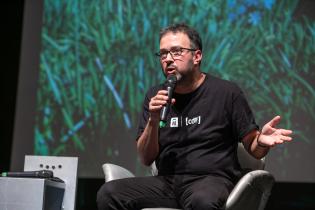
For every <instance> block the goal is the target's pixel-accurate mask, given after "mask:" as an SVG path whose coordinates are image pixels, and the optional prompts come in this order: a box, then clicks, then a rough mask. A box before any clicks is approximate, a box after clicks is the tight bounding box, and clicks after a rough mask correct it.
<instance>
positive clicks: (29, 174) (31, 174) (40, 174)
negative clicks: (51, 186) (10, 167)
mask: <svg viewBox="0 0 315 210" xmlns="http://www.w3.org/2000/svg"><path fill="white" fill-rule="evenodd" d="M1 176H2V177H23V178H52V177H53V176H54V173H53V172H52V171H50V170H39V171H23V172H3V173H2V174H1Z"/></svg>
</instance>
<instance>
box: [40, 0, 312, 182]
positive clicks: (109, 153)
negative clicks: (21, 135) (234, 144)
mask: <svg viewBox="0 0 315 210" xmlns="http://www.w3.org/2000/svg"><path fill="white" fill-rule="evenodd" d="M299 3H300V1H297V0H290V1H282V0H278V1H276V0H224V1H222V0H185V1H181V0H165V1H153V0H146V1H142V0H106V1H99V0H68V1H63V0H44V11H43V26H42V35H41V39H42V40H41V54H40V71H39V82H38V91H37V102H36V124H35V128H34V129H35V130H34V133H35V135H34V153H35V154H36V155H57V156H78V157H79V176H81V177H101V176H102V172H101V165H102V164H103V163H105V162H111V163H116V164H120V165H123V166H125V167H127V168H129V169H130V170H131V171H133V172H135V173H136V174H145V173H146V172H145V168H143V167H142V166H141V164H140V161H139V160H138V157H137V154H136V148H135V145H136V143H135V138H136V135H135V134H136V130H137V123H138V116H139V114H140V111H141V107H142V102H143V99H144V95H145V93H146V91H147V90H148V88H149V87H151V86H152V85H156V84H158V83H161V82H163V81H164V80H165V78H164V76H163V74H162V71H161V68H160V65H159V61H158V59H157V58H156V57H155V55H154V52H156V51H157V50H158V47H159V30H160V29H161V28H162V27H164V26H167V25H169V24H171V23H176V22H186V23H187V24H189V25H191V26H193V27H195V28H196V29H197V30H198V31H199V33H200V34H201V37H202V39H203V46H204V47H203V61H202V70H203V71H204V72H209V73H210V74H213V75H216V76H219V77H221V78H223V79H227V80H231V81H234V82H236V83H237V84H238V85H239V86H240V87H241V88H242V89H243V90H244V92H245V93H246V95H247V98H248V101H249V103H250V105H251V107H252V109H253V111H254V114H255V117H256V121H257V122H258V123H259V124H260V125H263V124H265V123H266V121H267V120H269V119H271V118H272V117H273V116H275V115H281V116H282V122H281V126H283V127H286V128H290V129H293V130H294V133H295V134H294V139H295V141H294V142H291V143H290V144H287V145H284V146H280V147H278V148H276V149H274V150H273V151H272V152H271V153H270V155H269V156H268V159H267V166H268V167H269V170H271V171H272V172H273V173H274V174H275V176H276V178H277V179H280V180H296V179H299V177H298V176H302V178H305V179H306V180H311V177H313V181H315V172H314V169H308V168H312V167H313V163H312V162H313V161H312V160H314V154H313V151H314V149H315V142H314V138H313V136H314V135H313V134H314V130H315V109H314V107H315V88H314V86H315V71H314V69H315V68H314V67H315V59H314V57H315V22H314V20H313V19H311V18H309V17H308V16H306V15H304V14H303V13H297V12H298V10H297V8H298V6H299ZM301 161H303V162H304V164H305V165H306V166H305V168H300V169H298V168H299V167H300V163H301ZM279 166H281V167H279ZM310 166H312V167H310ZM308 170H311V171H308ZM293 171H295V172H293ZM301 173H305V175H301Z"/></svg>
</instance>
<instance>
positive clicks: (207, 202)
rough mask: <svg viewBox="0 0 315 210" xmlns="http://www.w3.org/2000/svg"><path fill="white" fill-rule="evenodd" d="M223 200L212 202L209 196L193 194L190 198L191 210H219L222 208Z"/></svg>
mask: <svg viewBox="0 0 315 210" xmlns="http://www.w3.org/2000/svg"><path fill="white" fill-rule="evenodd" d="M224 205H225V200H224V199H222V198H220V199H218V200H212V199H211V197H209V195H204V194H202V193H201V194H199V193H195V194H194V195H193V196H191V198H190V207H191V209H200V210H221V209H223V208H224Z"/></svg>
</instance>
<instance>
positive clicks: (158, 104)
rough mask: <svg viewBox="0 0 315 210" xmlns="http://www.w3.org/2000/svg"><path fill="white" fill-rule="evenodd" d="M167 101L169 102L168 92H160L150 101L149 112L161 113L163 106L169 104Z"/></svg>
mask: <svg viewBox="0 0 315 210" xmlns="http://www.w3.org/2000/svg"><path fill="white" fill-rule="evenodd" d="M167 100H168V96H167V91H166V90H160V91H158V92H157V94H156V95H155V96H154V97H152V98H151V100H150V103H149V110H150V111H153V112H156V111H159V110H160V109H161V108H162V106H163V105H165V104H166V103H167ZM172 102H173V100H172ZM174 102H175V101H174Z"/></svg>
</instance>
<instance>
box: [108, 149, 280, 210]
mask: <svg viewBox="0 0 315 210" xmlns="http://www.w3.org/2000/svg"><path fill="white" fill-rule="evenodd" d="M237 156H238V159H239V162H240V165H241V168H242V170H243V172H244V173H245V175H244V176H242V178H241V179H240V180H239V181H238V182H237V184H236V185H235V187H234V189H233V190H232V192H231V193H230V195H229V197H228V199H227V201H226V204H225V209H226V210H254V209H255V210H256V209H257V210H263V209H264V208H265V206H266V204H267V201H268V198H269V195H270V192H271V189H272V187H273V184H274V181H275V179H274V177H273V176H272V174H270V173H269V172H268V171H265V170H263V169H264V167H265V159H264V158H263V159H261V160H257V159H255V158H254V157H252V156H251V155H250V154H249V153H248V152H247V151H246V150H245V148H244V146H243V144H242V143H239V145H238V151H237ZM102 168H103V172H104V175H105V182H109V181H111V180H115V179H122V178H127V177H134V174H132V173H131V172H130V171H128V170H127V169H125V168H123V167H121V166H118V165H114V164H110V163H105V164H103V166H102ZM151 172H152V175H156V174H157V169H156V167H155V165H153V166H152V167H151ZM142 210H179V209H172V208H144V209H142Z"/></svg>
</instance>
